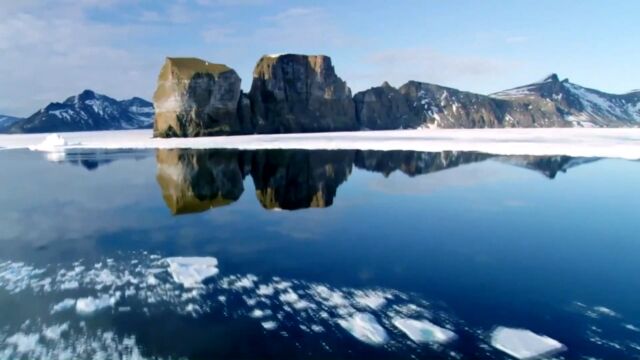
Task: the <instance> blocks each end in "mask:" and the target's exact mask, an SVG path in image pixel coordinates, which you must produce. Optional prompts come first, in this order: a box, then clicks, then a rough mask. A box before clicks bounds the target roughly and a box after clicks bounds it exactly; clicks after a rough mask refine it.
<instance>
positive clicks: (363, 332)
mask: <svg viewBox="0 0 640 360" xmlns="http://www.w3.org/2000/svg"><path fill="white" fill-rule="evenodd" d="M338 323H339V324H340V326H342V327H343V328H344V329H345V330H347V331H348V332H350V333H351V335H353V336H354V337H355V338H356V339H358V340H360V341H362V342H365V343H367V344H371V345H382V344H384V343H386V342H387V341H388V340H389V336H388V335H387V332H386V331H385V329H383V328H382V326H380V324H379V323H378V320H376V318H375V317H374V316H373V315H371V314H369V313H355V314H353V315H352V316H351V317H350V318H347V319H340V320H338Z"/></svg>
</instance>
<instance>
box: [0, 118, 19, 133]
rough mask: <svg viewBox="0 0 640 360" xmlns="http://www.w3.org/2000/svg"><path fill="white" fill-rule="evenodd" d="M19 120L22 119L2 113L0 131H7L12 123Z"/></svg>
mask: <svg viewBox="0 0 640 360" xmlns="http://www.w3.org/2000/svg"><path fill="white" fill-rule="evenodd" d="M19 120H21V119H20V118H17V117H13V116H8V115H0V133H3V132H5V131H6V130H7V129H8V128H9V127H11V125H13V124H15V123H16V122H17V121H19Z"/></svg>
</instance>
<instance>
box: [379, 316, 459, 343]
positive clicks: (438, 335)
mask: <svg viewBox="0 0 640 360" xmlns="http://www.w3.org/2000/svg"><path fill="white" fill-rule="evenodd" d="M391 322H392V323H393V325H395V326H396V327H397V328H398V329H400V330H402V331H403V332H404V333H405V334H407V336H408V337H409V338H410V339H411V340H413V341H415V342H417V343H426V342H432V343H438V344H446V343H448V342H450V341H452V340H454V339H455V338H456V337H457V336H456V334H454V333H453V332H452V331H450V330H447V329H445V328H441V327H439V326H437V325H435V324H433V323H431V322H430V321H427V320H414V319H407V318H401V317H396V318H393V320H392V321H391Z"/></svg>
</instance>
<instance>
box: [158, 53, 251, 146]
mask: <svg viewBox="0 0 640 360" xmlns="http://www.w3.org/2000/svg"><path fill="white" fill-rule="evenodd" d="M240 95H241V91H240V77H239V76H238V74H237V73H236V72H235V71H234V70H233V69H231V68H229V67H227V66H226V65H221V64H213V63H209V62H206V61H204V60H200V59H196V58H167V60H166V62H165V64H164V66H163V67H162V70H161V71H160V75H159V77H158V87H157V89H156V92H155V94H154V96H153V105H154V107H155V111H156V116H155V125H154V129H153V130H154V131H153V133H154V136H156V137H193V136H211V135H229V134H241V133H244V132H246V131H247V129H244V128H243V126H242V124H241V122H240V121H239V117H238V106H239V100H240Z"/></svg>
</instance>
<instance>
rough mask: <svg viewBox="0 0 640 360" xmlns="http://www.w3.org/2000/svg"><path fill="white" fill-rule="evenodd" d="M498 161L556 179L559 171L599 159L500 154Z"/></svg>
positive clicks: (565, 170) (564, 171)
mask: <svg viewBox="0 0 640 360" xmlns="http://www.w3.org/2000/svg"><path fill="white" fill-rule="evenodd" d="M497 159H498V161H500V162H503V163H507V164H511V165H515V166H520V167H523V168H526V169H530V170H534V171H537V172H540V173H542V174H543V175H544V176H546V177H548V178H549V179H554V178H555V177H556V175H558V172H563V173H566V172H567V170H569V169H570V168H572V167H576V166H578V165H582V164H587V163H590V162H594V161H597V160H599V159H598V158H574V157H570V156H530V155H519V156H500V157H498V158H497Z"/></svg>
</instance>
